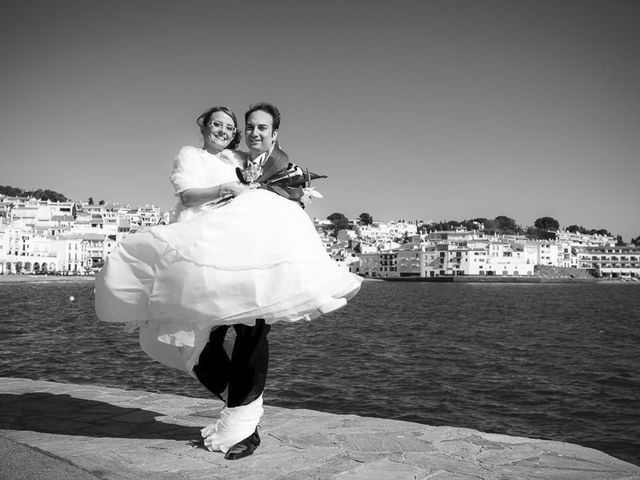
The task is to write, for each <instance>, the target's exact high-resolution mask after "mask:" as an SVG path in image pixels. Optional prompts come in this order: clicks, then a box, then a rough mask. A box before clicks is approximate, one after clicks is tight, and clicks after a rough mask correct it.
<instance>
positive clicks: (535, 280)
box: [0, 275, 640, 285]
mask: <svg viewBox="0 0 640 480" xmlns="http://www.w3.org/2000/svg"><path fill="white" fill-rule="evenodd" d="M360 278H362V279H363V281H365V282H400V283H402V282H405V283H416V282H425V283H521V284H553V283H572V284H580V283H583V284H599V285H610V284H615V285H619V284H624V285H640V280H637V279H636V280H634V279H621V278H596V277H593V278H570V277H540V276H537V277H536V276H534V277H506V276H505V277H503V276H495V277H487V276H472V275H466V276H463V275H461V276H456V277H389V278H372V277H362V276H361V277H360ZM94 280H95V275H0V284H1V283H52V282H60V283H64V282H67V283H72V282H87V283H88V282H93V281H94Z"/></svg>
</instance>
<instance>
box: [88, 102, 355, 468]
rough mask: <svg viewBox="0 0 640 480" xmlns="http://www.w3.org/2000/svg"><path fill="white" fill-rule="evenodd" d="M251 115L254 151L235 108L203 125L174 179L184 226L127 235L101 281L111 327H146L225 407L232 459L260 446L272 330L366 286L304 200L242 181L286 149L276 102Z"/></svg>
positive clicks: (214, 431) (153, 351) (102, 312)
mask: <svg viewBox="0 0 640 480" xmlns="http://www.w3.org/2000/svg"><path fill="white" fill-rule="evenodd" d="M253 108H254V107H252V109H253ZM252 109H250V111H249V112H247V115H246V120H247V128H248V129H249V128H251V129H252V130H251V131H252V132H255V133H252V134H251V136H250V138H247V143H248V145H249V148H250V152H249V154H248V155H247V154H243V153H240V152H238V151H237V150H236V148H237V146H238V144H239V140H240V132H239V131H238V128H237V120H236V116H235V114H234V113H233V111H231V110H230V109H229V108H228V107H213V108H211V109H209V110H207V111H206V112H204V113H203V114H202V115H201V116H200V117H198V120H197V124H198V126H199V127H200V131H201V133H202V135H203V147H202V148H196V147H192V146H186V147H183V148H182V149H181V150H180V152H179V154H178V156H177V157H176V161H175V164H174V170H173V173H172V176H171V181H172V183H173V185H174V188H175V190H176V195H178V196H179V198H180V202H179V207H178V221H177V223H173V224H170V225H161V226H157V227H151V228H148V229H145V230H143V231H140V232H138V233H135V234H132V235H129V236H127V237H126V238H124V239H123V240H122V241H121V242H120V243H119V244H118V245H117V247H116V248H115V249H114V250H113V252H112V253H111V254H110V255H109V256H108V258H107V261H106V262H105V265H104V267H103V268H102V270H101V271H100V272H99V273H98V275H97V277H96V283H95V308H96V314H97V316H98V318H99V319H100V320H102V321H105V322H120V323H125V324H126V325H127V327H128V328H129V329H131V330H133V329H135V328H139V336H140V345H141V347H142V349H143V350H144V351H145V352H146V353H147V354H148V355H149V356H150V357H152V358H153V359H155V360H157V361H159V362H161V363H163V364H165V365H167V366H170V367H173V368H177V369H180V370H184V371H186V372H188V373H189V374H191V375H193V376H194V377H196V378H198V380H199V381H200V382H201V383H202V384H203V385H204V386H205V387H206V388H208V389H209V390H210V391H211V392H212V393H214V394H215V395H217V396H219V397H220V398H222V399H223V400H225V402H226V406H225V408H224V409H223V411H222V413H221V415H220V419H219V420H218V422H216V423H215V424H213V425H211V426H209V427H207V428H205V429H203V436H204V437H205V445H206V446H207V447H208V448H209V449H210V450H220V451H223V452H226V456H225V458H229V459H235V458H242V457H243V456H246V455H249V454H251V453H253V451H254V450H255V448H257V446H258V444H259V443H260V438H259V436H258V433H257V425H258V423H259V420H260V418H261V416H262V413H263V409H262V392H263V390H264V384H265V381H266V373H267V368H268V343H267V338H266V337H267V333H268V332H269V329H270V325H271V324H273V323H275V322H278V321H287V322H296V321H299V320H312V319H314V318H317V317H319V316H320V315H322V314H324V313H328V312H330V311H333V310H335V309H336V308H339V307H341V306H343V305H344V304H346V301H347V300H349V299H350V298H352V297H353V296H354V295H355V294H356V293H357V292H358V290H359V288H360V284H361V279H359V278H358V277H357V276H355V275H353V274H350V273H348V272H346V271H345V270H344V269H342V268H341V267H339V266H338V265H337V264H336V263H335V262H334V261H333V260H331V258H330V257H329V256H328V254H327V253H326V251H325V248H324V246H323V244H322V242H321V240H320V238H319V237H318V235H317V232H316V230H315V227H314V225H313V223H312V222H311V220H310V218H309V217H308V215H307V214H306V213H305V212H304V210H303V209H302V208H300V206H299V205H298V204H296V203H295V202H293V201H291V200H288V199H285V198H283V197H282V196H280V195H277V194H276V193H274V192H273V191H269V190H267V189H263V188H255V187H256V185H247V184H244V183H241V182H239V181H238V176H237V173H236V169H238V168H244V167H245V164H246V162H247V160H253V158H251V157H254V156H257V157H260V158H256V160H262V161H263V164H264V161H265V160H266V161H268V157H269V155H270V154H271V153H272V152H274V148H277V143H275V138H276V136H277V130H278V128H279V122H280V116H279V112H278V111H277V109H276V108H275V107H274V106H272V105H269V104H259V105H258V108H257V109H253V110H252ZM258 124H259V125H258ZM265 125H266V126H265ZM269 128H270V129H271V130H270V131H269ZM265 131H266V133H265ZM269 139H271V142H269V141H268V140H269ZM252 147H253V148H252ZM261 149H262V154H261V155H258V154H260V152H261ZM285 155H286V154H285ZM247 156H248V157H249V158H247ZM230 326H233V328H234V330H235V333H236V338H235V343H234V345H233V351H232V352H230V350H231V346H230V345H229V342H228V341H226V340H225V339H226V333H227V329H228V328H229V327H230Z"/></svg>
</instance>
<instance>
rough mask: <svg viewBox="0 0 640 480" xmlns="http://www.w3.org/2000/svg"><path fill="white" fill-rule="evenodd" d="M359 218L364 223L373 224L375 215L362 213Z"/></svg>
mask: <svg viewBox="0 0 640 480" xmlns="http://www.w3.org/2000/svg"><path fill="white" fill-rule="evenodd" d="M359 218H360V222H361V223H362V224H363V225H371V224H372V223H373V217H372V216H371V215H369V214H368V213H361V214H360V217H359Z"/></svg>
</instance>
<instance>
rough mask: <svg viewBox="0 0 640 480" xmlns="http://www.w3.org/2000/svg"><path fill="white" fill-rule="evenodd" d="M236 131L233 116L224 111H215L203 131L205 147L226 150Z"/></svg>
mask: <svg viewBox="0 0 640 480" xmlns="http://www.w3.org/2000/svg"><path fill="white" fill-rule="evenodd" d="M235 133H236V127H235V126H234V124H233V118H231V117H230V116H229V115H227V114H226V113H224V112H214V113H213V115H211V120H209V123H208V124H207V125H206V126H205V128H204V131H203V132H202V136H203V137H204V146H205V149H206V150H214V151H218V152H219V151H222V150H224V149H225V148H226V147H227V145H229V143H230V142H231V140H233V135H234V134H235Z"/></svg>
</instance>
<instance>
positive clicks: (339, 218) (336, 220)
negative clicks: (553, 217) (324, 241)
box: [327, 212, 349, 235]
mask: <svg viewBox="0 0 640 480" xmlns="http://www.w3.org/2000/svg"><path fill="white" fill-rule="evenodd" d="M327 220H329V221H330V222H331V223H332V224H333V232H334V234H335V235H337V234H338V231H339V230H344V229H345V228H348V227H349V219H348V218H347V217H345V216H344V214H342V213H339V212H334V213H332V214H331V215H329V216H328V217H327Z"/></svg>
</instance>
